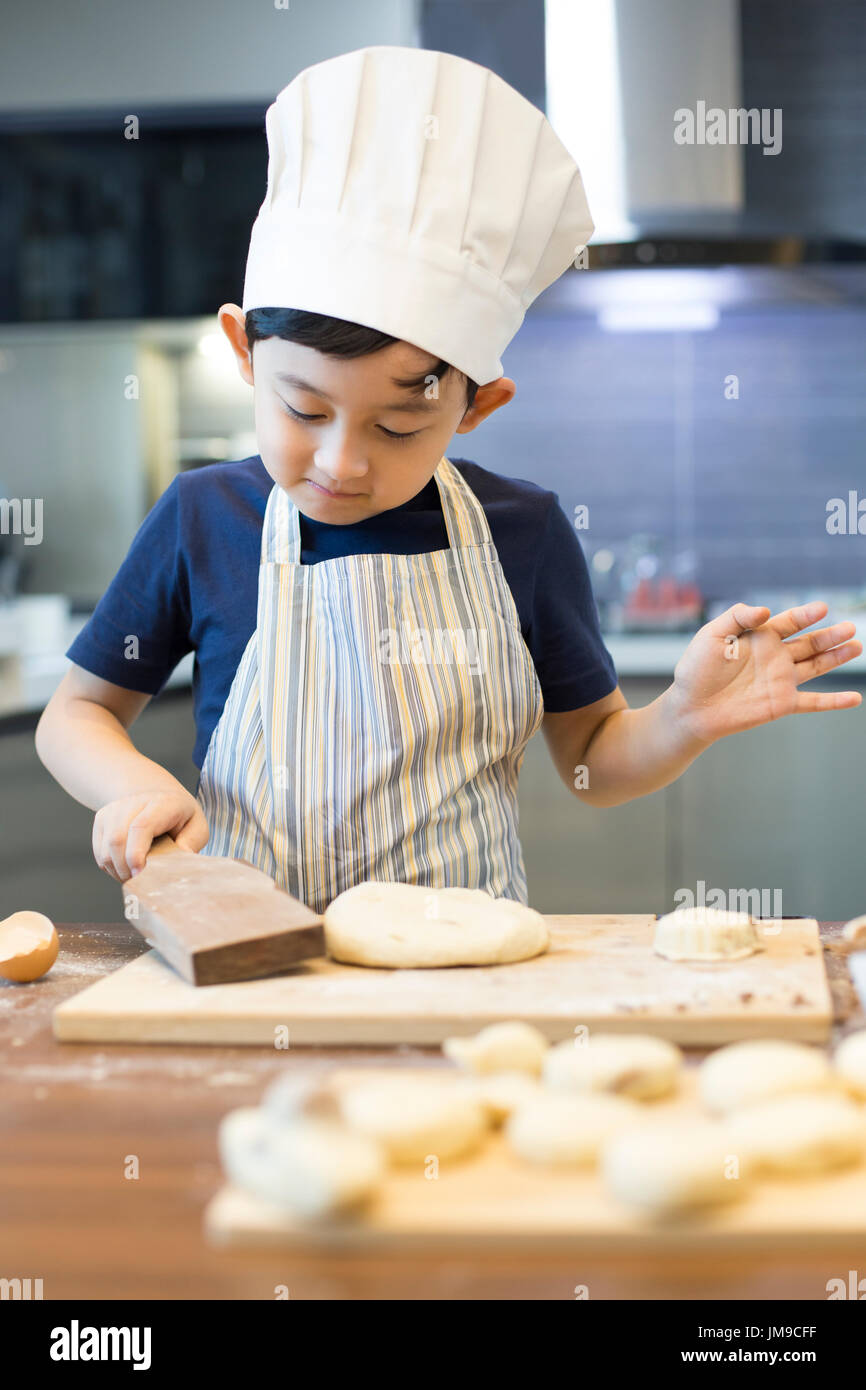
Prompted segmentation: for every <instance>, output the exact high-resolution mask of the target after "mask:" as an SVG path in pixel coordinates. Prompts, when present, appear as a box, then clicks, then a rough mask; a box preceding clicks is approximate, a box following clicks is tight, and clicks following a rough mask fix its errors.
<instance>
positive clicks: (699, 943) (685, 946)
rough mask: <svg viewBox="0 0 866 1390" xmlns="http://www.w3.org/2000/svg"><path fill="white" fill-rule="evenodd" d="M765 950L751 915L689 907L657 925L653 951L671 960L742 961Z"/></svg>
mask: <svg viewBox="0 0 866 1390" xmlns="http://www.w3.org/2000/svg"><path fill="white" fill-rule="evenodd" d="M760 949H761V944H760V942H759V940H758V933H757V932H756V930H755V924H754V922H753V921H752V918H751V917H750V916H749V914H748V912H725V911H724V910H723V909H721V908H717V907H687V908H679V909H678V910H677V911H676V912H669V913H667V915H666V916H664V917H660V918H659V919H658V921H657V922H656V929H655V936H654V939H653V950H654V951H655V952H656V955H659V956H664V957H665V958H666V959H667V960H696V961H701V960H706V961H714V960H741V959H742V958H743V957H744V956H751V955H754V953H755V951H759V950H760Z"/></svg>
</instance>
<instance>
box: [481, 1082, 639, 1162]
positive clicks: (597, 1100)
mask: <svg viewBox="0 0 866 1390" xmlns="http://www.w3.org/2000/svg"><path fill="white" fill-rule="evenodd" d="M642 1114H643V1111H642V1110H641V1107H640V1106H639V1105H638V1104H637V1103H636V1102H635V1101H631V1100H623V1099H622V1097H621V1096H606V1095H600V1094H599V1095H568V1094H567V1093H566V1092H564V1091H563V1092H553V1091H542V1090H539V1094H538V1095H537V1096H534V1097H533V1098H532V1099H531V1100H528V1101H526V1103H525V1104H523V1105H519V1106H518V1107H517V1109H516V1110H515V1111H514V1112H513V1114H512V1115H511V1116H510V1118H509V1119H508V1121H507V1123H506V1126H505V1135H506V1138H507V1140H508V1142H509V1144H510V1145H511V1148H512V1149H513V1150H514V1152H515V1153H516V1154H518V1155H519V1156H520V1157H521V1158H524V1159H526V1160H527V1161H528V1162H530V1163H540V1164H545V1165H548V1166H551V1167H558V1168H562V1167H568V1168H577V1167H585V1166H587V1165H589V1164H593V1163H595V1162H596V1160H597V1158H598V1154H599V1150H600V1149H601V1147H602V1144H603V1143H604V1142H605V1141H606V1140H607V1139H609V1138H610V1137H611V1135H613V1134H618V1133H619V1132H620V1131H621V1130H623V1129H625V1128H626V1127H628V1126H630V1125H634V1124H635V1123H636V1121H638V1120H639V1119H640V1117H641V1115H642Z"/></svg>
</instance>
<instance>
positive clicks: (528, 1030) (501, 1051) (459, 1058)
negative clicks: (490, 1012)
mask: <svg viewBox="0 0 866 1390" xmlns="http://www.w3.org/2000/svg"><path fill="white" fill-rule="evenodd" d="M547 1048H548V1042H547V1039H546V1037H545V1036H544V1034H543V1033H539V1031H538V1029H537V1028H533V1027H532V1025H531V1024H529V1023H519V1022H515V1023H492V1024H491V1025H490V1027H489V1028H482V1029H481V1032H480V1033H476V1034H475V1035H474V1036H473V1037H470V1038H446V1039H445V1041H444V1042H443V1044H442V1051H443V1052H444V1053H445V1056H446V1057H450V1059H451V1061H452V1062H456V1063H457V1065H458V1067H464V1068H466V1069H467V1070H468V1071H474V1072H480V1073H484V1072H497V1071H523V1072H528V1073H529V1074H530V1075H532V1076H538V1074H539V1072H540V1071H541V1064H542V1062H543V1061H544V1054H545V1052H546V1051H547Z"/></svg>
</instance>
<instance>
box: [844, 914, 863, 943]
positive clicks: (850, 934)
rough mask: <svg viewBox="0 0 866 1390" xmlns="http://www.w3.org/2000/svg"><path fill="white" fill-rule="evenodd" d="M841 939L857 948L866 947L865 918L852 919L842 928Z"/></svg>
mask: <svg viewBox="0 0 866 1390" xmlns="http://www.w3.org/2000/svg"><path fill="white" fill-rule="evenodd" d="M842 938H843V940H845V941H850V942H853V943H854V944H855V945H857V946H861V945H862V946H866V916H864V917H852V918H851V921H850V922H846V923H845V925H844V927H843V928H842Z"/></svg>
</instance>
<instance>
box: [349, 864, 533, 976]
mask: <svg viewBox="0 0 866 1390" xmlns="http://www.w3.org/2000/svg"><path fill="white" fill-rule="evenodd" d="M322 920H323V923H324V928H325V946H326V949H327V952H328V955H329V956H332V957H333V959H334V960H340V961H344V962H346V964H348V965H372V966H378V967H379V968H380V969H390V970H407V969H409V970H411V969H419V970H423V969H428V968H430V967H432V966H448V965H504V964H506V963H507V962H509V961H516V960H526V959H528V958H529V957H530V956H537V955H540V954H541V952H542V951H546V950H547V947H548V943H549V935H548V931H547V925H546V923H545V921H544V918H543V917H542V916H541V914H540V913H539V912H535V911H534V910H533V909H532V908H531V907H526V906H525V905H524V904H523V903H517V902H512V901H511V899H510V898H493V897H491V896H490V894H489V893H483V892H481V891H480V890H477V889H472V888H424V887H423V886H421V885H420V884H411V883H373V882H367V883H358V884H356V885H355V887H354V888H347V889H346V891H345V892H344V893H340V894H339V895H338V896H337V897H336V898H335V899H334V901H333V902H332V903H331V904H330V906H329V907H328V908H327V910H326V911H325V914H324V917H323V919H322Z"/></svg>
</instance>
